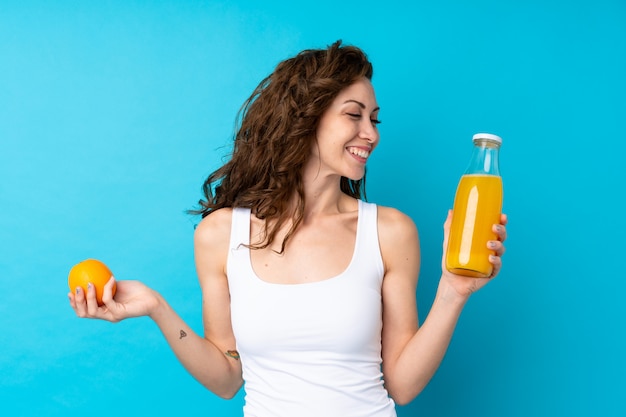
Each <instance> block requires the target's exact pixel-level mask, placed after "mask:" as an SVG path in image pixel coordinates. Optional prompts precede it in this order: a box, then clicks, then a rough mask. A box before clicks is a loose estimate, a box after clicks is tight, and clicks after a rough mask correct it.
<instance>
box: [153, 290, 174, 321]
mask: <svg viewBox="0 0 626 417" xmlns="http://www.w3.org/2000/svg"><path fill="white" fill-rule="evenodd" d="M153 292H154V300H153V302H152V306H151V307H150V309H149V311H148V316H149V317H150V318H151V319H152V320H154V321H155V322H159V320H160V319H161V318H162V317H163V316H164V315H165V314H166V312H167V310H168V309H169V305H168V304H167V302H166V301H165V298H163V296H161V294H159V293H158V292H156V291H153Z"/></svg>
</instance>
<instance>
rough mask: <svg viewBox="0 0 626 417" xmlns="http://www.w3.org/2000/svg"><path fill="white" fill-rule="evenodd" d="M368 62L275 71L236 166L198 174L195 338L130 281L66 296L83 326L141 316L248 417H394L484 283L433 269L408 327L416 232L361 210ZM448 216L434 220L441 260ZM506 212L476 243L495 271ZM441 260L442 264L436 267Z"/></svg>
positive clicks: (324, 58)
mask: <svg viewBox="0 0 626 417" xmlns="http://www.w3.org/2000/svg"><path fill="white" fill-rule="evenodd" d="M372 73H373V70H372V65H371V64H370V62H369V61H368V59H367V57H366V55H365V54H364V53H363V52H362V51H361V50H360V49H358V48H356V47H353V46H345V45H342V44H341V42H336V43H335V44H333V45H331V46H330V47H328V48H327V49H320V50H306V51H303V52H301V53H299V54H298V55H296V56H295V57H293V58H290V59H287V60H285V61H283V62H281V63H280V64H279V65H278V66H277V67H276V69H275V71H274V72H273V73H272V74H271V75H269V76H268V77H267V78H266V79H264V80H263V81H262V82H261V83H260V84H259V86H258V87H257V89H256V90H255V91H254V92H253V94H252V95H251V96H250V98H249V99H248V100H247V101H246V103H245V104H244V106H243V107H242V111H241V114H240V115H241V118H240V126H239V129H238V131H237V133H236V135H235V142H234V148H233V152H232V157H231V159H230V160H229V161H228V162H227V163H226V164H225V165H224V166H222V167H221V168H219V169H218V170H217V171H215V172H214V173H213V174H211V175H210V176H209V178H208V179H207V180H206V182H205V184H204V199H203V200H201V201H200V208H199V209H198V210H197V213H198V214H202V217H203V219H202V221H201V222H200V223H199V225H198V227H197V229H196V232H195V238H194V240H195V257H196V268H197V273H198V278H199V280H200V284H201V288H202V296H203V303H202V312H203V321H204V334H203V335H197V334H196V333H195V332H194V331H193V330H192V329H191V328H189V326H188V325H187V324H186V323H185V322H183V321H182V320H181V319H180V317H179V316H178V315H177V314H176V313H175V312H174V311H173V310H172V308H171V307H170V306H169V305H168V303H167V302H166V301H165V299H164V298H163V297H162V296H161V295H160V294H158V293H156V292H155V291H154V290H152V289H150V288H148V287H146V286H145V285H143V284H141V283H140V282H137V281H119V282H117V293H116V295H115V297H112V291H111V288H112V285H113V282H114V278H112V279H111V280H110V281H109V283H108V284H107V286H106V287H105V291H104V296H103V300H104V303H105V305H104V306H102V307H98V305H97V302H96V299H95V292H94V289H93V288H91V287H90V288H88V290H87V291H86V293H84V292H83V291H81V290H80V289H79V290H78V291H77V292H76V293H70V294H69V298H70V305H71V306H72V308H73V309H74V310H75V311H76V314H77V315H78V316H79V317H90V318H99V319H104V320H109V321H119V320H122V319H125V318H129V317H136V316H149V317H151V318H152V319H153V320H154V321H155V322H156V324H157V325H158V326H159V328H160V329H161V331H162V332H163V334H164V336H165V338H166V339H167V341H168V343H169V345H170V346H171V348H172V349H173V351H174V352H175V354H176V355H177V357H178V358H179V360H180V361H181V363H182V364H183V365H184V366H185V368H186V369H187V370H188V371H189V372H190V373H191V374H192V375H193V376H194V377H195V378H196V379H197V380H198V381H199V382H200V383H202V384H203V385H204V386H206V387H207V388H208V389H209V390H211V391H212V392H214V393H215V394H217V395H219V396H221V397H224V398H231V397H233V396H234V395H235V394H236V393H237V392H238V390H239V389H240V388H241V386H242V385H243V383H244V381H245V390H246V404H245V406H244V414H245V416H246V417H270V416H271V417H281V416H289V417H293V416H299V417H303V416H329V417H330V416H341V417H347V416H367V417H373V416H379V417H383V416H384V417H390V416H395V415H396V414H395V404H396V403H397V404H406V403H408V402H410V401H411V400H412V399H413V398H415V396H417V395H418V394H419V393H420V391H421V390H422V389H423V388H424V387H425V386H426V384H427V383H428V381H429V380H430V379H431V377H432V376H433V374H434V373H435V371H436V369H437V368H438V366H439V364H440V362H441V360H442V358H443V356H444V353H445V351H446V349H447V347H448V345H449V343H450V339H451V337H452V333H453V330H454V328H455V325H456V323H457V320H458V318H459V315H460V314H461V311H462V309H463V306H464V304H465V302H466V301H467V300H468V298H469V296H470V295H471V294H472V293H473V292H474V291H476V290H478V289H479V288H481V287H482V286H484V285H485V284H486V283H487V282H488V281H489V280H490V278H485V279H476V278H466V277H462V276H457V275H453V274H451V273H449V272H448V271H446V269H445V268H443V262H442V270H443V272H442V275H441V279H440V281H439V286H438V290H437V294H436V298H435V300H434V302H433V305H432V308H431V310H430V312H429V314H428V317H427V318H426V320H425V321H424V323H423V325H422V326H421V327H419V328H418V316H417V306H416V296H415V291H416V286H417V278H418V273H419V265H420V250H419V242H418V233H417V230H416V227H415V225H414V223H413V221H412V220H411V219H410V218H409V217H408V216H406V215H404V214H403V213H401V212H399V211H398V210H395V209H393V208H388V207H381V206H376V205H375V204H372V203H367V202H365V201H363V196H364V184H365V166H366V163H367V160H368V158H370V156H371V155H372V153H373V152H374V151H375V149H376V147H377V145H378V143H379V140H380V136H379V133H378V129H377V124H378V123H379V120H378V112H379V107H378V103H377V101H376V97H375V94H374V88H373V87H372V83H371V78H372ZM449 223H450V213H448V219H447V220H446V223H445V224H444V252H445V246H446V240H447V236H448V229H449ZM505 224H506V217H505V216H502V219H501V224H497V225H494V226H493V227H494V231H495V232H496V233H497V236H498V240H495V241H491V242H485V245H489V247H490V248H492V249H493V250H494V252H495V255H494V256H492V258H491V259H490V260H491V263H492V264H493V266H494V274H493V276H495V275H497V273H498V272H499V270H500V268H501V255H502V254H503V253H504V246H503V243H502V242H503V241H504V240H505V238H506V229H505ZM443 259H445V253H444V257H443Z"/></svg>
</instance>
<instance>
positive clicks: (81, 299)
mask: <svg viewBox="0 0 626 417" xmlns="http://www.w3.org/2000/svg"><path fill="white" fill-rule="evenodd" d="M74 304H75V310H76V315H77V316H78V317H87V303H86V302H85V291H84V290H83V289H82V287H76V294H74Z"/></svg>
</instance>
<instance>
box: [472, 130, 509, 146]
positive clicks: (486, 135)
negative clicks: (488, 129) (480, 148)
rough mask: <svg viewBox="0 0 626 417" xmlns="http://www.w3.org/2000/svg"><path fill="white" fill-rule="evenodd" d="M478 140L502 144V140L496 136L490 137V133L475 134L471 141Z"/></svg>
mask: <svg viewBox="0 0 626 417" xmlns="http://www.w3.org/2000/svg"><path fill="white" fill-rule="evenodd" d="M479 139H487V140H489V141H492V142H496V143H499V144H502V138H501V137H500V136H497V135H492V134H491V133H476V134H475V135H474V136H473V137H472V140H473V141H477V140H479Z"/></svg>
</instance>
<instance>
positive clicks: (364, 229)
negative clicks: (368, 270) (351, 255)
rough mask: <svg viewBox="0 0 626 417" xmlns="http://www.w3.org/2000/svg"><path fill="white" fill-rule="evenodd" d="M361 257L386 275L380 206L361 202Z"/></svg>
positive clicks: (358, 241) (359, 234)
mask: <svg viewBox="0 0 626 417" xmlns="http://www.w3.org/2000/svg"><path fill="white" fill-rule="evenodd" d="M357 245H358V253H359V257H361V260H362V261H367V262H369V263H370V265H371V264H372V263H373V266H374V267H375V268H376V271H377V272H378V273H379V274H380V276H381V277H382V275H383V274H384V266H383V260H382V254H381V252H380V244H379V242H378V206H377V205H376V204H374V203H368V202H365V201H363V200H359V232H358V235H357Z"/></svg>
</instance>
